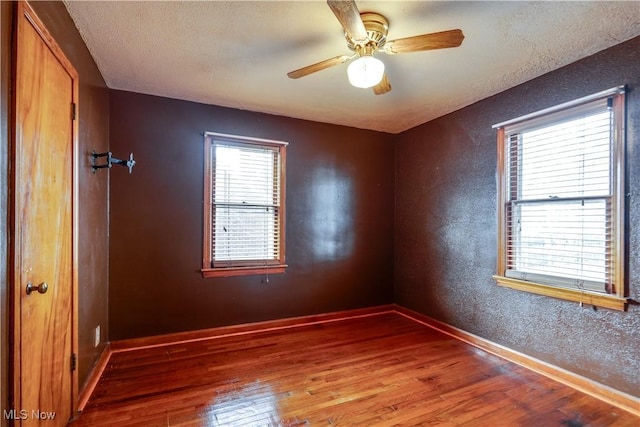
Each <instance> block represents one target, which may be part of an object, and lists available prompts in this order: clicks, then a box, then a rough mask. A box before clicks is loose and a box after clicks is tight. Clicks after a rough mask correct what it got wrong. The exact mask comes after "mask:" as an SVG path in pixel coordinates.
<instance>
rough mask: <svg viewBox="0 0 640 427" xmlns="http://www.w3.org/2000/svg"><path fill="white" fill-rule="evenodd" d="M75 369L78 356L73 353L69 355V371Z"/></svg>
mask: <svg viewBox="0 0 640 427" xmlns="http://www.w3.org/2000/svg"><path fill="white" fill-rule="evenodd" d="M76 369H78V356H77V355H76V354H75V353H73V354H72V355H71V371H72V372H73V371H75V370H76Z"/></svg>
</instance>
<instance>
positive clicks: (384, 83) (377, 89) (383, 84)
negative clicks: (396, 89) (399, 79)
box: [373, 73, 391, 95]
mask: <svg viewBox="0 0 640 427" xmlns="http://www.w3.org/2000/svg"><path fill="white" fill-rule="evenodd" d="M390 90H391V83H389V79H388V78H387V73H384V74H383V75H382V80H380V83H378V84H377V85H375V86H374V87H373V93H375V94H376V95H384V94H385V93H387V92H389V91H390Z"/></svg>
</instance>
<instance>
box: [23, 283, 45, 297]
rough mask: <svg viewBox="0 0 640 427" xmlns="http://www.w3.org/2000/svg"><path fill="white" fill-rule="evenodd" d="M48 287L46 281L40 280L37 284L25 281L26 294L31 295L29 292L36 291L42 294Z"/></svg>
mask: <svg viewBox="0 0 640 427" xmlns="http://www.w3.org/2000/svg"><path fill="white" fill-rule="evenodd" d="M47 289H49V285H47V282H42V283H40V284H39V285H38V286H33V283H31V282H29V283H27V295H31V292H33V291H38V292H39V293H41V294H44V293H45V292H47Z"/></svg>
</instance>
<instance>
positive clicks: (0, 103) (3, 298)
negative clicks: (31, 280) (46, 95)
mask: <svg viewBox="0 0 640 427" xmlns="http://www.w3.org/2000/svg"><path fill="white" fill-rule="evenodd" d="M12 11H13V4H12V3H10V2H5V1H2V2H0V55H1V56H0V414H1V413H2V412H1V411H3V410H5V409H8V408H9V406H10V405H9V400H8V399H9V395H8V391H9V379H8V370H9V366H8V363H9V352H8V350H9V349H8V346H9V336H8V329H7V328H8V321H9V310H8V309H7V308H8V306H7V297H8V294H7V293H8V289H7V287H8V277H7V250H8V243H9V242H8V238H9V237H8V228H7V197H8V191H9V188H8V172H9V170H8V155H9V86H10V84H11V14H12ZM7 424H8V421H7V420H5V417H3V416H1V415H0V426H2V427H5V426H6V425H7Z"/></svg>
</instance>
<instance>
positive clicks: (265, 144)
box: [202, 132, 287, 277]
mask: <svg viewBox="0 0 640 427" xmlns="http://www.w3.org/2000/svg"><path fill="white" fill-rule="evenodd" d="M286 146H287V143H285V142H280V141H270V140H264V139H257V138H245V137H238V136H232V135H224V134H217V133H210V132H207V133H206V134H205V150H204V151H205V182H204V191H205V194H204V201H205V202H204V249H203V268H202V274H203V276H204V277H224V276H241V275H250V274H272V273H283V272H284V270H285V268H286V265H285V262H284V261H285V251H284V235H285V234H284V224H285V203H284V201H285V159H286Z"/></svg>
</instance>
